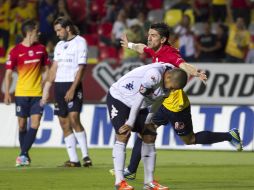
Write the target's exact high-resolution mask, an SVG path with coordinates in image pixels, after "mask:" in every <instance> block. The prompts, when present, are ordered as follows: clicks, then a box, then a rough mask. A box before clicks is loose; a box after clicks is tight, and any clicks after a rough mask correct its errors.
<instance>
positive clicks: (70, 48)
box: [41, 17, 92, 167]
mask: <svg viewBox="0 0 254 190" xmlns="http://www.w3.org/2000/svg"><path fill="white" fill-rule="evenodd" d="M54 29H55V32H56V35H57V37H58V38H59V39H60V40H61V41H60V42H58V43H57V45H56V47H55V51H54V61H53V65H52V67H51V68H50V72H49V77H48V79H47V82H46V83H45V87H44V89H43V97H42V101H41V103H42V104H45V103H46V102H47V100H48V97H49V89H50V87H51V85H52V83H53V82H54V84H55V89H54V92H55V101H56V103H55V110H54V113H55V115H57V116H58V119H59V122H60V125H61V127H62V130H63V133H64V141H65V145H66V149H67V153H68V155H69V160H68V161H66V162H65V163H64V165H63V166H64V167H80V166H81V164H80V161H79V158H78V155H77V152H76V140H77V141H78V143H79V145H80V149H81V152H82V156H83V166H84V167H89V166H91V165H92V161H91V159H90V158H89V156H88V148H87V138H86V132H85V129H84V127H83V126H82V124H81V122H80V112H81V108H82V105H83V89H82V80H83V75H84V71H85V66H86V61H87V45H86V41H85V40H84V38H82V37H80V36H79V35H78V30H77V28H76V26H75V25H74V24H73V23H72V22H71V21H70V20H68V19H67V18H64V17H59V18H57V19H56V20H55V22H54Z"/></svg>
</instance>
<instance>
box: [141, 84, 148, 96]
mask: <svg viewBox="0 0 254 190" xmlns="http://www.w3.org/2000/svg"><path fill="white" fill-rule="evenodd" d="M146 91H147V89H146V88H145V87H144V86H143V85H142V84H141V86H140V88H139V92H140V93H141V94H146Z"/></svg>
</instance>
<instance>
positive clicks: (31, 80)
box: [4, 20, 50, 166]
mask: <svg viewBox="0 0 254 190" xmlns="http://www.w3.org/2000/svg"><path fill="white" fill-rule="evenodd" d="M22 34H23V37H24V38H23V41H22V42H21V43H20V44H17V45H16V46H15V47H14V48H13V49H12V50H11V52H10V54H9V58H8V60H7V62H6V72H5V87H6V89H5V95H4V102H5V104H7V105H9V104H10V103H11V101H12V100H11V95H10V86H11V80H12V73H13V70H14V69H16V70H17V73H18V79H17V83H16V89H15V104H16V116H17V117H18V125H19V143H20V149H21V153H20V155H19V156H18V157H17V159H16V166H28V165H29V164H30V162H31V159H30V157H29V155H28V152H29V150H30V148H31V146H32V144H33V142H34V141H35V138H36V133H37V131H38V128H39V126H40V120H41V116H42V112H43V108H42V107H41V106H40V99H41V96H42V85H43V77H42V74H43V73H45V75H47V73H48V70H49V64H50V61H49V59H48V54H47V52H46V48H45V46H43V45H42V44H40V43H38V38H39V31H38V24H37V23H36V22H35V21H33V20H27V21H25V22H24V23H23V24H22ZM29 117H30V119H31V126H30V128H29V129H27V119H28V118H29Z"/></svg>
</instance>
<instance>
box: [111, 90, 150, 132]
mask: <svg viewBox="0 0 254 190" xmlns="http://www.w3.org/2000/svg"><path fill="white" fill-rule="evenodd" d="M107 106H108V111H109V116H110V120H111V123H112V125H113V127H114V129H115V132H116V134H119V133H118V130H119V128H120V127H122V126H123V125H124V124H125V122H126V121H127V119H128V118H129V114H130V108H129V107H128V106H126V105H125V104H124V103H122V102H121V101H119V100H117V99H115V98H113V97H112V96H111V95H110V93H108V95H107ZM147 114H148V109H142V110H140V111H139V113H138V115H137V118H136V121H135V123H134V126H133V129H132V131H133V132H138V133H140V134H143V133H144V123H145V120H146V117H147ZM146 134H147V133H146Z"/></svg>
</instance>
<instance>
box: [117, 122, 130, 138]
mask: <svg viewBox="0 0 254 190" xmlns="http://www.w3.org/2000/svg"><path fill="white" fill-rule="evenodd" d="M118 132H119V134H120V135H121V134H125V136H129V135H130V133H131V127H130V126H129V125H126V124H124V125H123V126H122V127H120V129H119V130H118Z"/></svg>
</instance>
